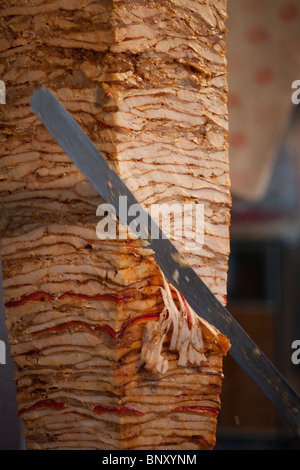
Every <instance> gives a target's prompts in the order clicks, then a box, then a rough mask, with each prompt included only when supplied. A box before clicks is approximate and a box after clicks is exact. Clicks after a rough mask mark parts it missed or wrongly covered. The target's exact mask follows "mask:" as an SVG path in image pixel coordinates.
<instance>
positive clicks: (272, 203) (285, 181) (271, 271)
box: [217, 0, 300, 449]
mask: <svg viewBox="0 0 300 470" xmlns="http://www.w3.org/2000/svg"><path fill="white" fill-rule="evenodd" d="M228 10H229V11H228V12H229V19H228V22H227V27H228V40H227V58H228V85H229V102H228V107H229V126H230V132H229V149H230V153H229V155H230V171H231V182H232V220H231V255H230V261H229V271H228V275H229V276H228V310H229V311H230V312H231V313H232V314H233V315H234V316H235V318H236V319H237V320H238V322H239V323H240V324H241V325H242V326H243V328H244V329H245V330H246V332H247V333H249V334H250V336H251V337H252V338H253V339H254V341H255V342H256V343H257V344H258V346H259V347H260V348H261V349H262V350H263V352H264V353H265V354H266V355H267V356H268V357H269V359H271V361H272V362H273V363H274V364H275V365H276V366H277V368H278V369H279V371H280V372H281V373H282V374H283V375H284V376H285V377H286V379H287V380H288V381H289V382H290V383H291V385H292V386H293V387H294V388H295V389H296V391H297V392H298V393H300V365H295V364H293V363H292V360H291V356H292V353H293V350H292V343H293V341H295V340H299V339H300V289H299V280H300V231H299V229H300V209H299V207H300V186H299V182H300V179H299V177H300V109H299V108H300V107H299V106H297V105H296V104H294V103H293V102H292V94H293V93H294V91H295V90H294V89H292V84H293V82H294V81H296V80H300V1H299V0H294V1H289V0H228ZM298 87H299V86H298ZM224 372H225V381H224V387H223V393H222V403H223V405H222V412H221V416H220V420H219V429H218V436H219V439H218V444H217V448H233V449H236V448H242V449H299V440H298V439H296V438H295V436H294V435H293V433H291V431H290V429H289V428H288V427H287V426H286V424H285V423H284V422H283V420H282V418H281V416H280V415H279V414H278V412H277V410H276V409H274V407H273V405H271V403H270V402H269V401H268V400H267V398H265V397H264V395H263V394H262V393H261V392H260V390H258V388H257V387H256V386H255V385H254V384H253V383H252V381H251V380H250V379H249V378H248V377H247V376H246V374H244V372H243V371H242V370H241V369H240V368H239V366H237V365H236V364H235V362H234V361H233V360H232V359H231V358H230V357H227V358H226V359H225V364H224Z"/></svg>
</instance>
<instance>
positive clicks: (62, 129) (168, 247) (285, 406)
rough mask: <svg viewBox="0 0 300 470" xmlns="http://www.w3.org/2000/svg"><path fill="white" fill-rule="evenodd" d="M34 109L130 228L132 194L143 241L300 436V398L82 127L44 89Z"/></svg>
mask: <svg viewBox="0 0 300 470" xmlns="http://www.w3.org/2000/svg"><path fill="white" fill-rule="evenodd" d="M31 107H32V109H33V111H34V113H35V114H36V116H37V117H38V118H39V120H40V121H41V122H42V123H43V125H44V126H45V127H46V129H48V131H49V132H50V134H51V135H52V136H53V137H54V139H55V140H56V141H57V143H58V144H59V145H60V146H61V148H62V149H63V150H64V151H65V153H66V154H67V155H68V156H69V157H70V158H71V160H72V161H73V162H74V163H75V164H76V166H77V167H78V168H79V170H80V171H81V172H82V173H83V174H84V175H85V177H86V178H87V179H88V180H89V181H90V183H91V184H92V185H93V186H94V187H95V189H96V190H97V191H98V193H99V194H100V195H101V196H102V197H103V198H104V199H105V201H106V202H107V203H109V204H111V205H112V206H113V207H114V208H115V211H116V214H117V216H118V217H119V219H120V221H121V222H122V223H123V224H124V225H127V224H128V220H127V217H126V219H125V218H124V214H123V212H122V211H120V210H119V198H120V197H121V196H126V197H127V201H128V206H129V207H130V206H131V205H133V204H136V205H137V206H136V207H138V212H139V213H140V215H141V217H139V227H137V226H135V225H134V223H133V224H131V227H130V228H131V230H132V231H133V232H134V233H135V234H136V235H137V236H138V237H140V238H142V239H146V240H148V241H149V248H151V249H152V250H153V251H154V255H155V260H156V262H157V264H158V265H159V266H160V268H161V270H162V271H163V273H164V274H165V276H166V278H167V279H168V280H169V281H170V282H171V283H172V284H173V285H174V286H175V287H176V288H178V290H179V291H180V292H181V293H182V295H183V296H184V297H185V299H186V300H187V302H188V303H189V305H190V306H191V307H192V309H193V310H194V311H195V312H196V314H197V315H198V316H200V317H202V318H204V319H205V320H206V321H208V322H209V323H210V324H212V325H213V326H214V327H215V328H217V329H218V330H219V331H220V332H221V333H223V334H224V335H225V336H227V338H228V339H229V341H230V343H231V348H230V350H229V353H230V355H231V356H232V357H233V358H234V359H235V360H236V362H237V363H238V364H239V365H240V366H241V367H242V369H243V370H244V371H245V372H246V373H247V374H248V376H249V377H250V378H251V379H252V380H253V381H254V383H255V384H256V385H257V386H258V387H259V388H260V389H261V390H262V392H263V393H264V394H265V395H266V396H267V397H268V398H269V400H270V401H271V402H272V403H273V405H274V406H275V407H276V408H277V409H278V411H279V412H280V413H281V415H282V416H283V417H284V418H285V420H286V421H287V423H288V424H289V425H290V427H291V429H292V430H293V431H294V432H295V433H296V435H297V436H298V437H300V397H299V395H298V394H297V393H296V392H295V390H294V389H293V388H292V387H291V386H290V384H289V383H288V382H287V381H286V380H285V378H284V377H283V376H282V375H281V374H280V372H279V371H278V370H277V369H276V367H275V366H274V365H273V364H272V363H271V361H270V360H269V359H268V358H267V357H266V356H265V355H264V354H263V352H262V351H261V350H260V349H259V348H258V347H257V345H256V344H255V343H254V341H253V340H252V339H251V338H250V337H249V335H248V334H247V333H246V332H245V331H244V330H243V329H242V327H241V326H240V325H239V324H238V322H237V321H236V320H235V319H234V317H233V316H232V315H231V314H230V313H229V312H228V310H227V309H226V308H225V307H224V306H223V305H222V304H221V303H220V302H219V301H218V299H217V298H216V297H215V295H214V294H213V293H212V292H211V291H210V289H209V288H208V287H207V286H206V284H205V283H204V282H203V281H202V280H201V279H200V277H199V276H198V275H197V273H196V272H195V271H194V270H193V268H192V267H191V266H190V265H189V264H188V263H187V262H186V261H185V260H184V259H183V258H182V256H181V255H180V253H179V252H178V250H177V249H176V248H175V246H174V245H173V244H172V242H171V241H170V240H169V239H168V238H167V237H166V235H165V234H164V233H163V232H162V230H161V228H160V227H159V226H158V225H157V224H156V223H155V221H154V220H153V218H151V216H150V214H149V213H148V211H147V210H146V209H145V208H144V207H143V205H141V204H139V203H138V201H137V200H136V198H135V196H134V195H133V194H132V192H131V191H130V190H129V188H128V187H127V186H126V185H125V183H124V182H123V181H122V180H121V178H120V177H119V176H118V174H117V173H116V172H115V171H114V170H113V168H112V167H111V165H110V164H109V163H108V162H107V161H106V159H105V158H104V156H103V155H102V154H101V153H100V152H99V150H98V149H97V148H96V146H95V145H94V144H93V143H92V142H91V140H90V139H89V138H88V137H87V136H86V134H85V133H84V132H83V130H82V129H81V127H80V126H79V125H78V123H77V122H76V121H75V120H74V119H73V118H72V117H71V116H70V114H69V113H68V112H67V110H66V109H65V108H64V107H63V106H62V105H61V104H60V102H59V101H58V100H57V99H56V98H55V97H54V95H53V94H52V93H51V91H50V90H48V89H45V88H41V89H39V90H37V91H36V92H35V93H34V94H33V95H32V96H31ZM141 221H142V223H141ZM152 233H155V237H151V234H152ZM157 234H158V236H157ZM174 273H176V276H175V275H174Z"/></svg>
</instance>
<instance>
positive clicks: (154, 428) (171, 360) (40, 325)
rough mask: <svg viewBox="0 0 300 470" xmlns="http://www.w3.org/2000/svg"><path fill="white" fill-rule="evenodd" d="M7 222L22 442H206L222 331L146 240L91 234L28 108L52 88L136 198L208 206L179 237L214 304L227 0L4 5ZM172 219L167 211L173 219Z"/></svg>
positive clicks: (70, 168)
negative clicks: (196, 307) (197, 230)
mask: <svg viewBox="0 0 300 470" xmlns="http://www.w3.org/2000/svg"><path fill="white" fill-rule="evenodd" d="M0 18H1V27H2V32H3V34H2V35H1V37H2V39H1V40H0V74H1V78H2V79H3V80H4V81H5V83H6V86H7V105H5V106H2V107H1V109H0V111H1V124H2V126H3V131H2V139H1V143H0V146H1V148H0V155H1V158H0V210H1V222H0V224H1V225H0V231H1V236H2V264H3V277H4V281H3V287H4V296H5V299H4V301H5V304H6V316H7V327H8V333H9V340H10V350H11V355H12V357H13V359H14V360H15V362H16V364H17V368H18V371H17V373H16V386H17V391H18V405H19V414H20V416H22V418H23V422H24V433H25V437H26V440H27V446H28V448H34V449H64V448H83V449H211V448H213V446H214V443H215V432H216V423H217V415H218V412H219V410H220V391H221V383H222V378H223V375H222V358H223V355H224V354H226V352H227V350H228V347H229V344H228V341H227V340H226V338H224V336H222V335H221V334H220V333H219V332H218V331H216V330H215V329H214V328H213V327H212V326H210V325H208V324H207V323H206V322H205V321H203V320H201V319H199V318H198V317H197V316H196V314H195V313H194V312H193V311H192V310H191V309H190V308H189V306H188V305H187V303H186V301H185V300H184V298H183V297H182V296H181V294H180V292H178V291H177V290H176V289H175V288H174V287H173V286H172V285H171V284H170V283H168V282H167V281H166V280H165V279H164V276H163V275H162V273H161V271H160V269H159V267H158V266H157V265H156V263H155V260H154V256H153V253H152V252H151V250H149V249H148V248H147V246H146V245H145V243H143V242H142V241H141V240H134V239H130V238H127V239H122V240H120V239H118V240H109V239H107V240H100V239H99V238H98V237H97V234H96V225H97V222H98V219H97V217H96V208H97V206H98V205H99V204H101V203H102V202H103V201H102V200H101V198H100V197H99V196H98V195H97V193H96V192H95V190H94V189H93V187H92V186H91V185H90V184H89V183H88V182H87V181H86V180H85V178H84V176H83V175H82V174H81V173H80V172H79V170H77V168H76V167H75V166H74V164H73V163H72V162H71V161H70V159H69V158H68V157H67V156H66V155H65V154H64V153H63V152H62V150H61V149H60V147H59V146H58V145H57V144H56V143H55V142H54V141H53V139H52V138H51V136H50V135H49V134H48V133H47V131H46V130H45V129H44V128H43V126H42V125H41V124H40V123H39V121H38V120H37V118H36V116H35V115H34V114H33V112H32V110H31V108H30V104H29V99H30V96H31V94H32V92H33V91H34V90H35V89H36V88H37V87H38V86H40V85H43V86H45V87H47V88H49V89H51V90H52V91H53V92H54V93H55V94H56V96H57V97H58V98H59V99H60V101H61V102H62V104H63V105H64V106H65V107H66V108H67V109H68V111H69V112H70V113H71V114H72V115H73V117H74V118H75V119H76V120H77V121H78V122H79V124H80V125H81V126H82V128H83V129H84V130H85V132H86V133H87V134H88V135H89V137H90V138H91V139H92V140H93V142H94V143H95V145H96V146H97V147H98V148H99V149H100V150H101V151H102V153H103V154H104V155H105V157H106V158H107V159H108V160H109V161H110V163H111V164H112V165H113V166H114V167H115V169H116V170H117V171H118V173H119V174H120V176H121V177H122V178H123V179H124V181H125V182H126V183H127V184H128V186H129V187H130V188H131V189H132V191H133V192H134V193H135V196H136V198H137V199H138V200H139V201H140V202H141V203H143V204H144V205H145V207H147V208H149V209H150V208H151V207H152V206H153V204H158V203H162V202H164V203H169V204H171V203H175V202H176V203H180V204H182V205H184V204H191V203H192V204H197V203H198V204H199V203H201V204H203V205H204V220H205V226H204V244H203V246H202V243H200V242H199V241H197V239H196V237H195V236H194V233H193V231H192V232H191V231H190V232H185V234H184V236H183V237H182V238H181V239H178V238H176V239H175V240H174V243H175V244H176V245H177V247H178V248H179V249H180V251H181V252H182V254H183V255H184V256H185V257H186V259H187V260H188V261H189V262H190V263H191V264H192V266H193V267H194V268H195V270H196V271H197V272H198V273H199V275H200V276H201V277H202V279H203V280H204V281H205V282H206V284H207V285H208V286H209V287H210V288H211V290H212V291H213V292H214V294H215V295H216V296H217V297H218V298H219V300H220V301H221V302H222V303H225V302H226V300H225V296H226V273H227V258H228V254H229V235H228V226H229V207H230V193H229V170H228V154H227V108H226V91H227V88H226V61H225V47H224V42H223V40H224V39H223V38H224V34H225V27H224V21H225V18H226V2H225V1H224V0H210V1H209V2H207V1H204V0H203V1H192V0H186V1H181V0H163V1H151V2H149V1H141V0H139V1H131V0H130V1H128V0H127V1H125V0H123V1H89V0H64V1H60V0H57V1H54V0H53V1H50V2H49V1H48V2H46V1H45V0H44V1H42V0H35V1H33V0H30V1H27V0H26V1H25V0H21V1H18V2H15V1H13V0H4V3H3V8H2V9H1V12H0ZM173 225H175V227H173V228H174V229H175V231H176V219H175V220H173Z"/></svg>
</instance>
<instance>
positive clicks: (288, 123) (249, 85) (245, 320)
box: [0, 0, 300, 450]
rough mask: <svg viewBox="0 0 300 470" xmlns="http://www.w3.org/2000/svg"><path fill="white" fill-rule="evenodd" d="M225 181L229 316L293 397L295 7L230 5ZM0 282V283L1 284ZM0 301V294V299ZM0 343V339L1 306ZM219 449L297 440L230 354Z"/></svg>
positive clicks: (298, 8)
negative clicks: (229, 217) (228, 224)
mask: <svg viewBox="0 0 300 470" xmlns="http://www.w3.org/2000/svg"><path fill="white" fill-rule="evenodd" d="M228 10H229V19H228V22H227V27H228V40H227V57H228V82H229V103H228V105H229V124H230V133H229V144H230V165H231V181H232V198H233V205H232V224H231V256H230V262H229V277H228V309H229V311H230V312H231V313H232V314H233V315H234V316H235V317H236V319H237V320H238V322H239V323H240V324H241V325H242V326H243V328H244V329H245V330H246V331H247V332H248V333H249V334H250V336H251V337H252V338H253V339H254V341H255V342H256V343H257V344H258V346H259V347H260V348H261V349H262V350H263V352H264V353H265V354H266V355H267V356H268V357H269V358H270V359H271V360H272V362H274V363H275V365H276V366H277V368H278V369H279V370H280V372H281V373H282V374H283V375H284V376H285V377H286V378H287V380H288V381H289V382H290V383H291V384H292V385H293V387H294V388H295V389H296V390H297V391H298V392H299V393H300V373H299V371H300V365H294V364H293V363H292V361H291V355H292V352H293V351H292V349H291V345H292V342H293V341H294V340H300V288H299V281H300V190H299V181H300V137H299V136H300V111H299V106H296V105H295V104H293V103H292V101H291V96H292V93H293V90H292V83H293V82H294V81H295V80H300V0H294V1H290V0H228ZM0 281H1V280H0ZM0 296H1V292H0ZM0 339H1V340H5V341H6V343H7V340H6V330H5V323H4V307H3V302H2V301H1V302H0ZM6 356H7V363H6V365H1V364H0V449H23V448H24V442H23V437H22V431H21V424H20V421H19V420H18V418H17V406H16V402H15V388H14V383H13V371H14V366H13V364H12V363H11V361H10V360H9V351H8V350H7V355H6ZM224 372H225V380H224V386H223V392H222V412H221V414H220V418H219V427H218V433H217V445H216V450H218V449H253V450H254V449H299V448H300V447H299V440H298V439H296V438H295V436H294V435H293V433H291V431H290V429H289V428H288V427H287V426H286V424H285V423H284V422H283V420H282V419H281V416H279V414H278V413H277V411H276V410H275V409H274V407H273V405H271V404H270V402H269V401H268V400H267V399H266V398H265V397H264V395H263V394H262V393H261V392H260V391H259V390H258V389H257V387H256V386H255V385H254V384H253V383H252V382H251V381H250V379H249V378H248V377H247V376H246V375H245V374H244V373H243V371H242V370H241V369H240V368H239V366H237V365H236V363H235V362H234V361H233V360H232V359H231V357H230V356H228V357H227V358H226V359H225V363H224Z"/></svg>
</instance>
